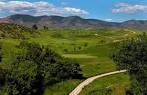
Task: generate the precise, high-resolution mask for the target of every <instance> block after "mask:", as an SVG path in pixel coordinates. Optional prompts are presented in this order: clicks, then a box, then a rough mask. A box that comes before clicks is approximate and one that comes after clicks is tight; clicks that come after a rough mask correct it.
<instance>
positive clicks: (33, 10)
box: [0, 0, 147, 22]
mask: <svg viewBox="0 0 147 95" xmlns="http://www.w3.org/2000/svg"><path fill="white" fill-rule="evenodd" d="M13 14H28V15H33V16H42V15H59V16H75V15H76V16H81V17H83V18H90V19H100V20H105V21H111V22H120V21H126V20H131V19H137V20H147V0H0V17H6V16H9V15H13Z"/></svg>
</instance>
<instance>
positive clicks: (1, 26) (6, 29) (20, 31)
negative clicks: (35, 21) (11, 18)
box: [0, 23, 35, 39]
mask: <svg viewBox="0 0 147 95" xmlns="http://www.w3.org/2000/svg"><path fill="white" fill-rule="evenodd" d="M33 32H35V31H34V30H32V29H30V28H27V27H24V26H20V25H16V24H8V23H0V38H5V37H11V38H15V39H16V38H25V34H26V35H27V34H30V33H33Z"/></svg>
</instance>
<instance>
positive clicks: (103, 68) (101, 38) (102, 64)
mask: <svg viewBox="0 0 147 95" xmlns="http://www.w3.org/2000/svg"><path fill="white" fill-rule="evenodd" d="M25 35H26V36H27V39H26V40H28V41H30V42H37V43H40V44H43V45H48V46H49V47H50V48H52V49H53V50H55V51H56V52H58V53H60V54H61V55H63V56H65V57H69V58H72V59H74V60H76V61H78V62H79V63H80V66H81V68H82V70H83V71H82V73H83V74H84V76H85V77H90V76H94V75H97V74H101V73H105V72H109V71H114V70H115V64H113V61H112V60H111V59H110V58H109V56H110V54H111V52H112V50H113V47H114V46H115V43H117V42H119V41H121V40H123V39H126V38H130V37H133V36H135V35H136V33H134V32H132V31H129V30H119V29H112V30H111V29H110V30H106V29H101V30H94V29H91V30H80V29H73V30H71V29H70V30H69V29H51V30H48V31H41V32H40V34H37V33H34V34H33V35H32V34H25ZM1 41H3V43H4V45H3V46H4V48H5V49H4V52H5V55H4V62H5V63H9V62H10V61H11V58H9V57H10V56H11V55H15V53H17V52H19V50H18V49H17V48H16V47H15V46H16V45H17V44H19V42H20V40H17V39H11V38H7V39H2V40H1ZM124 78H125V76H124ZM126 80H127V79H126ZM80 81H81V80H68V81H65V82H62V83H58V84H56V85H54V86H53V87H47V89H46V90H45V94H44V95H59V93H60V95H67V93H69V92H70V91H71V90H72V89H73V88H74V87H76V85H78V84H79V82H80ZM100 85H102V84H100Z"/></svg>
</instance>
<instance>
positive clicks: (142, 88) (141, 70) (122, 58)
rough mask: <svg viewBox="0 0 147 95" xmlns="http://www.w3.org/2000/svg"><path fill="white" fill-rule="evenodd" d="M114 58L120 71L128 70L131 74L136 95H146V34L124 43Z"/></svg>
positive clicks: (114, 54)
mask: <svg viewBox="0 0 147 95" xmlns="http://www.w3.org/2000/svg"><path fill="white" fill-rule="evenodd" d="M112 58H113V60H114V61H115V62H116V64H117V66H118V67H119V68H120V69H127V71H128V72H129V74H130V76H131V80H132V91H133V93H134V95H146V94H147V36H146V35H145V34H144V35H141V36H139V37H137V38H135V39H132V40H127V41H125V42H123V43H122V44H121V45H120V47H119V48H118V49H117V50H116V51H115V52H114V53H113V56H112Z"/></svg>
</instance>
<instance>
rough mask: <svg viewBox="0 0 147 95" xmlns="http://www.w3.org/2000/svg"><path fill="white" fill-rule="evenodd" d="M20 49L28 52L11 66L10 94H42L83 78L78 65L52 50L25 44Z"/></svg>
mask: <svg viewBox="0 0 147 95" xmlns="http://www.w3.org/2000/svg"><path fill="white" fill-rule="evenodd" d="M18 47H19V48H20V49H22V51H24V52H23V53H21V54H18V55H17V56H16V58H15V60H14V61H13V62H12V63H11V64H10V66H9V69H8V72H7V74H6V79H4V81H5V86H3V88H4V89H5V91H6V93H8V95H42V93H43V91H44V88H45V86H50V85H52V84H55V83H57V82H60V81H63V80H66V79H71V78H76V79H78V78H82V75H81V73H80V72H81V68H80V66H79V64H78V63H76V62H73V61H69V60H65V59H64V58H62V57H61V56H60V55H58V54H57V53H55V52H54V51H52V50H51V49H49V48H48V47H45V46H40V45H39V44H36V43H27V42H25V41H23V42H21V43H20V45H19V46H18ZM0 75H1V72H0Z"/></svg>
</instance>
